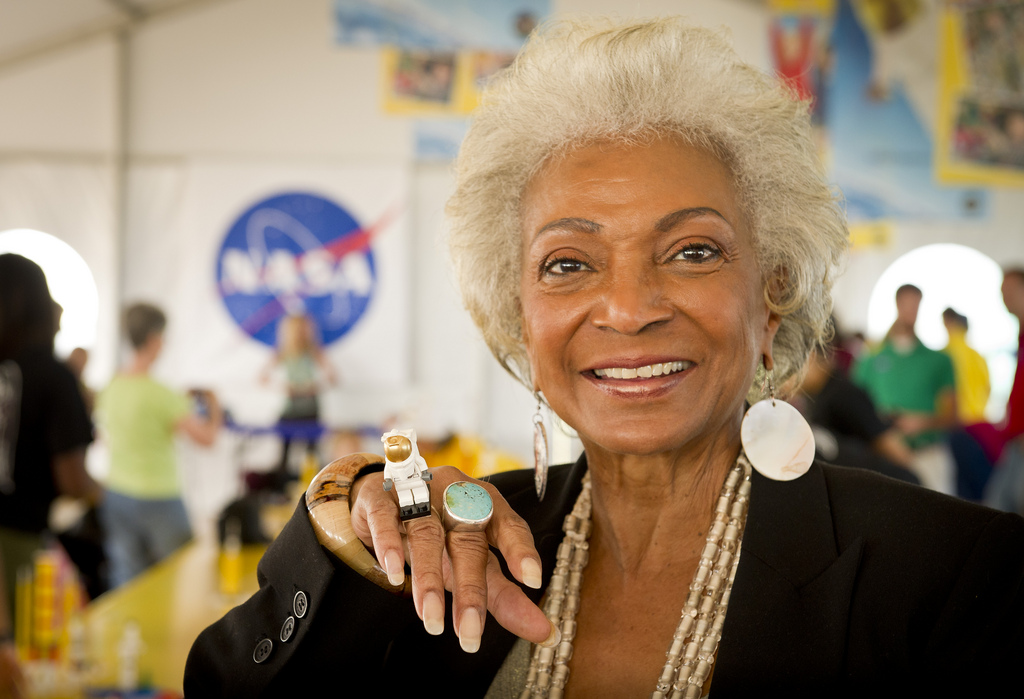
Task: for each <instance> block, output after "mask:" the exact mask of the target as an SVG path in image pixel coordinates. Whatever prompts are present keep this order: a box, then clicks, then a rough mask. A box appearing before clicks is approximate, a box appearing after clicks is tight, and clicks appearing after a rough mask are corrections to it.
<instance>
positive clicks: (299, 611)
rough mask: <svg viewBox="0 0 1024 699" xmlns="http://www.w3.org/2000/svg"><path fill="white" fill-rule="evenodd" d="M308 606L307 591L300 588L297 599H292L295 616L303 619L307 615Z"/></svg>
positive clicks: (296, 594)
mask: <svg viewBox="0 0 1024 699" xmlns="http://www.w3.org/2000/svg"><path fill="white" fill-rule="evenodd" d="M308 608H309V604H308V601H307V600H306V593H305V592H303V591H302V590H299V591H298V592H296V593H295V599H293V600H292V611H293V612H295V618H296V619H301V618H302V617H304V616H306V609H308Z"/></svg>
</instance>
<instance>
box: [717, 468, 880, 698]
mask: <svg viewBox="0 0 1024 699" xmlns="http://www.w3.org/2000/svg"><path fill="white" fill-rule="evenodd" d="M862 550H863V541H862V540H861V539H857V540H855V541H854V542H853V543H852V544H851V545H850V546H849V547H847V548H846V550H845V551H838V550H837V549H836V542H835V537H834V535H833V526H832V513H831V509H830V507H829V498H828V491H827V487H826V484H825V478H824V475H823V473H822V471H821V468H820V467H818V466H817V465H814V466H812V467H811V469H810V471H808V472H807V473H806V474H804V475H803V476H801V477H800V478H798V479H796V480H795V481H788V482H779V481H771V480H768V479H766V478H764V477H763V476H761V475H760V474H758V473H756V472H755V473H754V474H753V476H752V482H751V494H750V509H749V510H748V514H747V527H746V531H745V532H744V535H743V545H742V553H741V556H740V563H739V568H738V569H737V571H736V579H735V581H734V583H733V589H732V596H731V599H730V603H729V609H728V612H727V615H726V618H725V626H724V628H723V630H722V641H721V646H720V647H719V651H718V658H717V662H716V664H715V673H714V680H713V681H712V685H711V688H712V696H713V697H716V698H718V697H723V696H729V695H730V694H733V695H736V696H741V695H743V696H746V695H748V694H749V692H750V691H752V690H754V689H764V690H770V691H771V690H774V691H780V690H781V691H796V692H799V691H800V690H801V689H802V688H805V687H809V686H819V687H820V686H821V685H822V684H825V685H827V684H829V683H830V678H836V679H838V678H839V677H840V676H841V675H842V673H843V666H844V661H845V655H846V635H847V634H846V632H847V622H848V618H849V609H850V599H851V596H852V594H853V586H854V582H855V580H856V576H857V570H858V568H859V566H860V559H861V553H862Z"/></svg>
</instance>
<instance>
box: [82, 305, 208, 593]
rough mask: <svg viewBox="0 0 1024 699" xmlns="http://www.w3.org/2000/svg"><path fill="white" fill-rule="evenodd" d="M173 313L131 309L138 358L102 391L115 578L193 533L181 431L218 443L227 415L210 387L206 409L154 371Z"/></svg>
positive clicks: (106, 511) (106, 516)
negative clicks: (184, 492)
mask: <svg viewBox="0 0 1024 699" xmlns="http://www.w3.org/2000/svg"><path fill="white" fill-rule="evenodd" d="M166 325H167V318H166V316H165V315H164V313H163V311H161V310H160V309H159V308H157V307H155V306H151V305H149V304H141V303H140V304H135V305H133V306H131V307H129V308H128V310H127V311H126V313H125V326H126V327H125V329H126V331H127V335H128V339H129V342H130V343H131V345H132V348H133V350H134V352H133V355H132V359H131V361H130V362H129V364H128V366H127V367H125V369H124V370H123V371H121V372H120V373H119V374H117V376H115V377H114V379H113V380H112V381H111V382H110V385H109V386H107V388H106V389H105V390H104V391H103V392H102V393H101V394H100V396H99V402H98V405H97V411H98V414H99V418H100V421H101V423H102V425H103V428H104V432H105V435H106V439H107V443H108V446H109V449H110V474H109V476H108V480H107V497H106V499H105V501H104V503H103V507H102V509H101V511H100V514H101V517H102V520H103V526H104V528H105V530H106V536H107V541H106V551H107V558H108V559H109V563H110V583H111V585H112V586H116V585H120V584H122V583H125V582H127V581H128V580H130V579H131V578H133V577H135V576H136V575H138V574H139V573H141V572H142V571H143V570H145V569H146V568H147V567H149V566H150V565H152V564H154V563H156V562H157V561H159V560H160V559H161V558H164V557H165V556H167V555H168V554H170V553H171V552H173V551H174V550H175V549H177V548H178V547H179V546H181V545H182V544H184V543H185V542H186V541H188V540H189V538H191V536H192V532H191V528H190V527H189V523H188V516H187V514H186V512H185V506H184V503H183V502H182V500H181V489H180V486H179V483H178V470H177V465H176V458H175V453H174V451H175V450H174V436H175V435H176V434H179V433H181V434H184V435H186V436H188V437H189V438H190V439H191V440H192V441H194V442H196V443H197V444H201V445H204V446H208V445H210V444H213V442H214V440H215V439H216V437H217V432H218V430H219V429H220V426H221V422H222V413H221V410H220V405H219V403H218V402H217V399H216V397H215V396H214V395H213V394H212V393H209V392H208V391H207V392H203V396H204V398H205V402H206V404H207V406H208V409H207V410H206V411H205V412H206V413H207V414H206V415H200V414H198V413H197V412H194V411H192V410H191V404H190V401H189V398H188V396H186V395H184V394H181V393H177V392H175V391H173V390H172V389H170V388H168V387H166V386H164V385H163V384H161V383H159V382H158V381H156V380H155V379H154V378H153V377H152V376H150V369H151V368H152V366H153V364H154V363H155V362H156V360H157V357H159V356H160V351H161V350H162V349H163V342H164V340H163V338H164V335H163V333H164V328H165V327H166Z"/></svg>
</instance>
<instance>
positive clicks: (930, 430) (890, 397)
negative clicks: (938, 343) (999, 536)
mask: <svg viewBox="0 0 1024 699" xmlns="http://www.w3.org/2000/svg"><path fill="white" fill-rule="evenodd" d="M921 296H922V294H921V290H920V289H918V288H917V287H916V286H913V285H911V284H905V285H903V286H901V287H900V288H899V289H897V291H896V321H895V322H894V323H893V325H892V327H891V328H890V329H889V332H888V334H887V335H886V336H885V340H884V341H883V342H882V345H881V346H880V347H879V348H878V349H877V350H875V351H874V352H872V353H870V354H869V355H867V356H865V357H863V358H862V359H860V360H859V361H858V362H857V364H856V365H855V366H854V369H853V375H852V376H853V380H854V383H856V384H858V385H860V386H861V387H862V388H863V389H864V390H866V391H867V392H868V394H869V395H870V396H871V398H872V400H874V402H875V405H876V407H877V408H878V411H879V412H880V413H881V414H883V415H886V416H888V417H889V418H890V419H891V420H892V421H893V424H894V426H895V427H896V428H897V429H898V430H899V431H900V432H901V433H902V434H903V436H904V437H905V439H906V441H907V443H908V444H909V445H910V447H911V448H912V449H913V450H914V471H915V472H916V473H917V475H918V477H919V478H920V479H921V483H922V485H925V486H927V487H929V488H932V489H933V490H938V491H940V492H943V493H949V494H952V493H953V492H955V482H956V478H955V464H954V462H953V457H952V455H951V453H950V451H949V447H948V446H947V445H946V441H945V430H947V429H949V428H951V427H953V426H954V425H955V424H956V382H955V377H954V374H953V363H952V361H950V359H949V357H948V356H947V355H945V354H943V353H942V352H936V351H935V350H931V349H928V348H927V347H925V346H924V345H923V344H921V341H920V340H919V339H918V337H917V334H916V333H915V332H914V325H915V324H916V322H917V311H918V308H919V307H920V305H921Z"/></svg>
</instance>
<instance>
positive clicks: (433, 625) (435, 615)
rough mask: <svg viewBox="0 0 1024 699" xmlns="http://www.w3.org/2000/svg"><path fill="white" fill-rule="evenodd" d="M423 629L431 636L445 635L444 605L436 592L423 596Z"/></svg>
mask: <svg viewBox="0 0 1024 699" xmlns="http://www.w3.org/2000/svg"><path fill="white" fill-rule="evenodd" d="M423 628H425V629H426V630H427V633H429V634H430V635H431V636H440V635H441V634H442V633H444V604H442V603H441V597H440V596H439V595H438V594H437V593H436V592H428V593H427V594H425V595H424V596H423Z"/></svg>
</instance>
